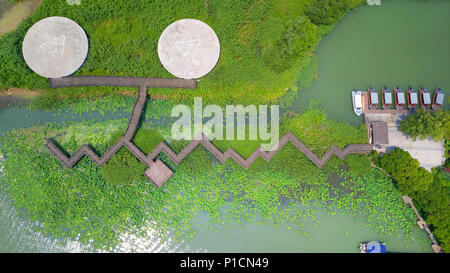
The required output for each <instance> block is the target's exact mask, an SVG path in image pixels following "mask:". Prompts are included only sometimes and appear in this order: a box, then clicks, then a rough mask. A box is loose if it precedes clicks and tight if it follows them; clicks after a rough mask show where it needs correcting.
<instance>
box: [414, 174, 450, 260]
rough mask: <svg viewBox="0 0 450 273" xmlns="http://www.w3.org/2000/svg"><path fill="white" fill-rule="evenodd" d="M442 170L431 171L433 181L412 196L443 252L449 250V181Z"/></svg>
mask: <svg viewBox="0 0 450 273" xmlns="http://www.w3.org/2000/svg"><path fill="white" fill-rule="evenodd" d="M442 174H443V173H442V171H433V183H432V184H431V185H430V187H429V188H428V190H426V191H419V192H417V193H416V194H415V195H414V196H413V198H414V200H415V201H416V203H417V205H418V207H419V208H420V210H421V214H422V216H423V217H424V218H425V221H426V222H427V223H428V224H430V225H432V226H431V229H432V232H433V234H434V235H435V236H436V239H437V240H438V241H439V242H440V244H441V247H442V249H443V250H444V251H445V252H450V198H449V187H448V185H449V181H448V180H446V179H445V178H443V176H442Z"/></svg>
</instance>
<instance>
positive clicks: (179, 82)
mask: <svg viewBox="0 0 450 273" xmlns="http://www.w3.org/2000/svg"><path fill="white" fill-rule="evenodd" d="M50 85H51V87H54V88H57V87H69V86H102V85H103V86H106V85H107V86H133V87H139V96H138V99H137V101H136V104H135V105H134V108H133V113H132V115H131V118H130V122H129V124H128V129H127V131H126V132H125V134H124V136H123V137H122V138H121V139H120V140H119V141H117V142H116V143H115V144H114V145H113V146H112V147H111V148H109V149H108V151H107V152H106V153H105V154H104V155H103V156H101V157H100V156H98V155H97V154H96V153H95V152H94V151H93V150H92V149H91V148H90V147H89V146H88V145H84V146H83V147H81V148H80V149H79V150H78V151H77V152H75V154H73V155H72V156H71V157H68V156H67V155H66V154H64V152H63V151H62V150H61V149H60V148H59V147H58V146H57V145H56V144H55V143H54V142H53V141H52V140H50V139H49V140H47V144H46V147H47V148H48V149H49V151H50V152H51V153H52V154H54V155H55V156H56V157H57V158H58V159H59V160H60V161H61V162H62V163H63V164H64V165H65V166H66V167H67V168H72V167H73V166H74V165H75V164H76V163H77V162H78V161H80V160H81V158H82V157H83V156H87V157H89V158H90V159H92V161H94V162H95V163H96V164H97V165H98V166H102V165H103V164H105V163H106V162H108V161H109V160H110V159H111V157H112V156H113V155H114V154H115V153H117V152H118V151H119V150H120V149H121V148H122V147H125V148H127V149H128V150H129V151H130V152H131V153H133V155H135V156H136V158H138V159H139V160H140V161H141V162H142V163H144V164H145V165H147V166H148V167H149V170H147V171H146V173H145V175H146V176H147V177H148V178H149V179H150V180H151V181H152V182H153V183H154V184H155V185H156V186H158V187H160V186H162V185H163V184H164V183H165V182H166V181H167V180H168V179H169V178H170V177H171V176H172V174H173V173H172V172H171V170H170V169H168V168H167V167H166V166H162V162H158V161H157V162H155V161H154V160H155V159H156V158H157V157H158V155H159V154H160V153H161V152H164V153H165V154H166V155H167V156H168V157H169V158H170V159H171V160H172V161H173V162H175V163H176V164H179V163H180V162H181V161H183V159H185V158H186V157H187V156H188V155H189V154H190V153H191V152H192V151H193V150H194V149H195V148H196V147H197V146H198V145H200V144H201V145H203V147H205V148H206V149H207V150H208V151H209V152H211V154H213V155H214V157H216V158H217V159H218V160H219V161H220V162H221V163H225V162H226V161H227V160H228V159H230V158H233V159H234V160H235V161H236V162H237V163H238V164H239V165H241V166H242V167H243V168H245V169H248V168H249V167H250V166H251V165H252V164H253V163H254V162H255V161H256V160H257V159H258V158H259V157H261V158H263V159H264V160H265V161H266V162H269V161H270V160H271V159H272V158H273V157H274V156H275V155H276V154H277V153H278V152H279V151H280V150H281V149H282V148H283V147H284V146H285V145H286V144H287V143H288V142H291V143H292V144H293V145H294V146H295V147H297V149H299V150H300V151H301V152H302V153H303V154H304V155H305V156H306V157H307V158H308V159H309V160H311V161H312V162H313V163H314V164H315V165H316V166H317V167H319V168H322V167H323V166H324V165H325V164H326V163H327V162H328V160H330V158H331V157H332V156H333V155H336V156H337V157H338V158H339V159H341V160H343V159H345V158H346V157H347V155H348V154H352V153H368V152H370V151H372V149H373V145H372V144H350V145H347V146H346V147H345V148H344V149H343V150H341V149H339V148H338V147H336V146H332V147H331V148H330V150H328V151H327V152H326V153H325V154H324V155H323V156H322V158H319V157H318V156H317V155H315V154H314V153H313V152H312V151H311V150H309V149H308V147H306V145H305V144H303V142H301V141H300V140H299V139H298V138H297V137H295V136H294V135H293V134H292V133H290V132H288V133H287V134H286V135H284V136H283V137H282V138H281V139H280V140H279V142H278V147H277V149H275V150H273V151H269V152H266V151H264V150H262V148H261V147H259V148H257V149H256V150H255V151H254V152H253V153H252V154H251V155H250V157H248V158H247V159H245V158H243V157H242V156H241V155H239V154H238V153H237V152H236V151H235V150H233V149H232V148H229V149H228V150H227V151H226V152H225V153H222V152H221V151H220V150H219V149H218V148H217V147H216V146H214V144H212V143H211V141H210V140H209V139H207V138H206V137H205V136H203V135H202V136H201V138H200V139H199V140H193V141H191V142H190V143H189V144H188V145H187V146H186V147H185V148H184V149H183V150H182V151H181V152H180V153H178V154H177V153H175V152H174V151H173V150H172V149H171V148H170V147H169V146H168V145H167V144H166V143H165V142H161V143H160V144H158V146H156V148H155V149H153V151H152V152H151V153H150V154H148V155H145V154H144V153H143V152H142V151H141V150H140V149H139V148H138V147H136V145H134V144H133V143H132V139H133V138H134V135H135V133H136V130H137V129H138V125H139V120H140V117H141V114H142V110H143V108H144V105H145V101H146V99H147V89H148V88H149V87H166V88H190V89H193V88H196V81H195V80H183V79H156V78H127V77H99V76H92V77H91V76H83V77H69V78H61V79H52V80H51V82H50Z"/></svg>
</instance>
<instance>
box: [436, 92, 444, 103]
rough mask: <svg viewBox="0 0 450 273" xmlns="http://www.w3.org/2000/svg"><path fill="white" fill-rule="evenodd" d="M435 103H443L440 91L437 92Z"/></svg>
mask: <svg viewBox="0 0 450 273" xmlns="http://www.w3.org/2000/svg"><path fill="white" fill-rule="evenodd" d="M436 103H437V104H440V105H442V104H444V94H442V93H438V94H437V96H436Z"/></svg>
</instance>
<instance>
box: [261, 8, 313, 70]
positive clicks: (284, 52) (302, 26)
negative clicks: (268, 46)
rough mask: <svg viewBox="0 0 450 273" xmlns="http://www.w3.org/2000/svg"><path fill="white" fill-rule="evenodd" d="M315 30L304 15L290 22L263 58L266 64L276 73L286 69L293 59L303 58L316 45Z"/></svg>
mask: <svg viewBox="0 0 450 273" xmlns="http://www.w3.org/2000/svg"><path fill="white" fill-rule="evenodd" d="M316 29H317V27H316V26H315V25H314V24H312V23H311V21H310V20H309V18H308V17H306V16H304V15H302V16H300V17H297V18H296V19H293V20H290V21H289V22H287V24H286V26H285V29H284V31H283V33H282V35H281V37H280V39H279V40H278V41H277V42H276V43H275V45H274V47H273V49H272V50H271V51H269V54H266V56H264V57H265V60H266V62H268V63H269V64H270V65H271V66H272V67H273V68H274V69H275V70H278V71H283V70H286V69H288V68H289V67H291V65H292V64H294V63H295V59H297V58H301V57H303V56H305V55H306V54H307V52H308V51H309V50H310V48H311V47H312V46H313V45H314V44H315V43H316V41H317V37H316Z"/></svg>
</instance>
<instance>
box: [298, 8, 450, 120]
mask: <svg viewBox="0 0 450 273" xmlns="http://www.w3.org/2000/svg"><path fill="white" fill-rule="evenodd" d="M449 14H450V1H445V0H444V1H439V0H436V1H425V0H388V1H383V0H382V5H381V6H363V7H362V8H361V9H359V10H357V11H356V12H353V13H350V14H349V15H348V16H346V17H345V18H344V19H343V20H342V21H341V22H339V23H338V24H337V25H336V27H335V28H334V30H333V31H332V32H331V33H330V34H328V35H327V36H326V37H325V38H324V39H323V40H322V42H321V44H320V45H319V47H318V50H317V55H318V57H319V68H318V77H319V79H318V80H316V81H314V82H313V83H312V86H311V87H309V88H305V89H303V90H301V91H300V94H299V97H298V99H297V100H296V102H295V104H294V106H293V108H294V110H295V111H299V110H301V109H303V108H304V107H305V106H306V105H307V104H308V103H309V100H310V99H317V98H318V99H320V100H321V103H322V106H324V107H325V109H326V110H327V112H328V113H329V114H330V116H331V117H333V118H336V119H344V120H346V121H348V122H350V123H352V124H359V123H360V122H361V121H362V117H360V118H358V117H356V116H355V114H354V113H353V108H352V103H351V91H352V90H353V89H354V88H357V89H359V90H367V88H368V87H369V86H372V87H374V88H375V89H377V91H380V90H381V89H382V88H383V87H384V86H385V85H386V86H388V87H389V88H391V89H393V88H394V87H395V86H396V85H398V86H400V87H401V88H402V89H406V88H407V87H409V86H410V85H411V86H412V87H413V88H419V87H420V86H423V87H424V88H426V89H428V90H429V91H434V90H435V88H436V87H441V88H442V89H443V90H444V92H445V94H446V107H448V100H447V99H448V97H449V95H450V92H448V90H449V89H450V76H449V71H450V53H449V48H450V35H449V30H450V16H449ZM380 94H381V93H380Z"/></svg>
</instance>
